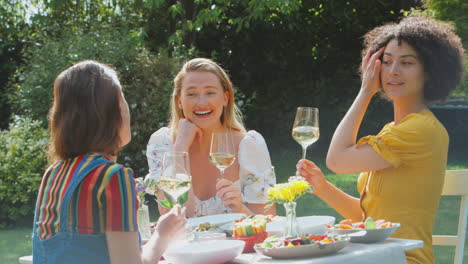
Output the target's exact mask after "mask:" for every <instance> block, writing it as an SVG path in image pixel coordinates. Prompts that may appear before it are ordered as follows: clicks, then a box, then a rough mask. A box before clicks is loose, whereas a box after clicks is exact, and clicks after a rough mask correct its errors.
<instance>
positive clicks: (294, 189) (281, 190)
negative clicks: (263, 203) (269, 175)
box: [268, 177, 311, 203]
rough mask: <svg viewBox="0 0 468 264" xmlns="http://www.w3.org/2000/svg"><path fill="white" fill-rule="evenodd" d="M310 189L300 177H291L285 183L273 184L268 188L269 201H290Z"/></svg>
mask: <svg viewBox="0 0 468 264" xmlns="http://www.w3.org/2000/svg"><path fill="white" fill-rule="evenodd" d="M310 189H311V187H310V185H309V183H308V182H307V181H305V180H304V178H302V177H291V178H290V179H289V181H288V182H287V183H280V184H275V186H273V187H272V188H270V189H269V190H268V202H269V203H290V202H294V201H296V200H297V199H298V198H299V197H301V196H302V195H304V194H306V193H307V192H308V191H309V190H310Z"/></svg>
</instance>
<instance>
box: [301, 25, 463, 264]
mask: <svg viewBox="0 0 468 264" xmlns="http://www.w3.org/2000/svg"><path fill="white" fill-rule="evenodd" d="M364 39H365V43H364V44H365V47H364V50H363V54H365V55H364V56H363V59H362V65H361V73H362V75H361V76H362V85H361V88H360V90H359V93H358V94H357V96H356V98H355V100H354V103H353V104H352V105H351V107H350V109H349V110H348V112H347V113H346V115H345V117H344V118H343V120H342V121H341V122H340V124H339V125H338V127H337V129H336V131H335V133H334V135H333V138H332V141H331V144H330V147H329V151H328V155H327V166H328V167H329V168H330V169H331V170H332V171H334V172H336V173H343V174H345V173H357V172H362V174H361V175H360V177H359V179H358V183H357V187H358V191H359V193H360V198H355V197H352V196H350V195H348V194H346V193H344V192H343V191H341V190H340V189H338V188H337V187H335V186H333V185H332V184H331V183H330V182H328V181H327V180H326V179H325V177H324V176H323V174H322V172H321V171H320V169H319V168H318V167H317V166H316V165H315V164H314V163H313V162H311V161H308V160H301V161H299V162H298V164H297V170H298V171H297V174H298V175H301V176H303V177H305V178H306V179H307V180H308V181H309V182H310V183H311V184H312V185H313V189H314V193H315V195H317V196H318V197H320V198H321V199H322V200H323V201H325V202H326V203H328V204H329V205H330V206H331V207H332V208H334V209H335V210H336V211H337V212H338V213H340V214H341V215H342V216H343V217H345V218H349V219H352V220H354V221H362V220H363V219H365V218H366V217H372V218H374V220H377V219H385V220H387V221H391V222H399V223H401V227H400V228H399V229H398V230H397V231H396V232H395V234H394V235H393V237H398V238H408V239H419V240H423V241H424V247H423V248H421V249H415V250H410V251H407V259H408V263H424V264H427V263H434V255H433V252H432V231H433V225H434V220H435V214H436V210H437V208H438V204H439V199H440V194H441V192H442V187H443V182H444V174H445V168H446V163H447V150H448V141H449V138H448V134H447V131H446V130H445V128H444V126H443V125H442V124H441V123H440V122H439V121H438V120H437V118H436V117H435V116H434V114H433V113H432V112H431V111H430V110H429V109H428V104H429V103H431V102H435V101H438V100H442V99H445V98H446V97H447V96H448V94H449V92H450V91H451V90H453V89H454V88H455V87H456V86H457V85H458V84H459V82H460V80H461V76H462V72H463V66H462V57H463V53H464V51H463V48H462V44H461V41H460V38H459V37H458V36H457V35H456V34H455V33H454V31H453V27H452V26H450V25H449V24H446V23H442V22H437V21H435V20H433V19H429V18H424V17H406V18H404V19H402V20H401V21H400V22H399V23H391V24H386V25H383V26H380V27H377V28H375V29H373V30H372V31H370V32H369V33H367V34H366V35H365V37H364ZM379 90H380V92H381V94H382V95H383V96H384V97H385V98H387V99H388V100H390V101H391V102H392V103H393V107H394V109H393V110H394V120H393V122H390V123H388V124H387V125H385V126H384V128H383V129H382V130H381V131H380V133H379V134H378V135H376V136H366V137H363V138H361V139H360V140H358V141H357V134H358V130H359V127H360V126H361V122H362V119H363V117H364V114H365V112H366V110H367V107H368V105H369V103H370V101H371V99H372V97H373V96H374V95H375V94H376V93H377V92H378V91H379Z"/></svg>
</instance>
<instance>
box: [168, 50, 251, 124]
mask: <svg viewBox="0 0 468 264" xmlns="http://www.w3.org/2000/svg"><path fill="white" fill-rule="evenodd" d="M195 71H205V72H211V73H213V74H214V75H216V76H217V77H218V78H219V81H220V82H221V85H222V86H223V89H224V91H225V92H228V97H229V99H228V104H227V106H226V107H224V108H223V114H222V115H221V124H222V125H223V126H224V127H227V128H231V129H235V130H238V131H242V132H245V127H244V124H243V123H242V114H241V112H240V110H239V108H237V106H236V104H235V102H234V89H233V86H232V82H231V80H230V79H229V76H228V75H227V74H226V72H225V71H224V70H223V68H221V67H220V66H219V65H218V64H217V63H215V62H214V61H212V60H210V59H205V58H195V59H192V60H190V61H188V62H186V63H185V64H184V66H182V69H181V70H180V71H179V73H177V76H176V77H175V78H174V90H173V92H172V97H171V120H170V121H169V126H170V127H171V128H173V132H174V133H176V131H177V124H178V123H179V120H180V119H181V118H184V113H183V112H182V110H181V109H179V107H177V97H179V96H180V93H181V90H182V80H183V79H184V77H185V76H186V75H187V73H189V72H195Z"/></svg>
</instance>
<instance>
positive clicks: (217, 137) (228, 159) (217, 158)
mask: <svg viewBox="0 0 468 264" xmlns="http://www.w3.org/2000/svg"><path fill="white" fill-rule="evenodd" d="M235 159H236V155H235V154H234V142H233V137H232V134H231V133H228V132H227V133H225V132H223V133H212V134H211V146H210V161H211V163H213V165H215V166H216V167H217V168H218V169H219V171H220V172H221V178H223V177H224V170H225V169H226V168H227V167H229V166H231V165H232V164H233V163H234V160H235Z"/></svg>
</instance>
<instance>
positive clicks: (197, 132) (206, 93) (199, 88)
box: [146, 58, 276, 217]
mask: <svg viewBox="0 0 468 264" xmlns="http://www.w3.org/2000/svg"><path fill="white" fill-rule="evenodd" d="M215 132H228V133H231V135H232V137H233V140H234V148H235V153H237V155H236V158H235V162H234V164H233V165H231V166H230V167H228V168H227V169H226V171H225V174H224V178H223V179H220V178H219V175H220V173H219V171H218V169H217V168H216V167H215V166H214V165H213V164H211V163H210V160H209V152H210V143H211V134H212V133H215ZM167 150H176V151H185V152H188V153H189V159H190V164H191V166H190V167H191V174H192V188H191V189H190V191H189V195H188V201H187V204H186V208H187V216H188V217H194V216H202V215H212V214H222V213H226V212H232V213H244V214H248V215H250V214H262V213H265V212H264V207H265V202H266V200H267V198H268V189H269V187H270V186H272V185H274V184H275V182H276V178H275V174H274V171H273V168H272V166H271V160H270V155H269V152H268V149H267V146H266V143H265V140H264V139H263V137H262V136H261V135H260V134H259V133H257V132H255V131H253V130H250V131H246V129H245V128H244V125H243V123H242V118H241V113H240V111H239V110H238V108H237V106H236V104H235V102H234V90H233V85H232V83H231V80H230V79H229V77H228V75H227V74H226V72H225V71H224V70H223V69H222V68H221V67H220V66H219V65H218V64H216V63H215V62H213V61H211V60H209V59H204V58H196V59H192V60H190V61H188V62H186V63H185V64H184V65H183V67H182V69H181V70H180V71H179V73H178V74H177V76H176V77H175V79H174V90H173V93H172V97H171V119H170V121H169V126H168V127H163V128H160V129H159V130H157V131H156V132H154V133H153V135H152V136H151V138H150V140H149V142H148V147H147V152H146V155H147V158H148V164H149V169H150V172H149V174H148V175H147V176H146V179H147V180H148V179H152V180H155V181H156V180H157V179H158V177H159V175H160V173H161V167H162V160H163V155H164V152H166V151H167ZM156 196H157V198H158V199H161V200H165V197H164V195H163V193H162V192H161V191H159V192H158V193H156ZM159 211H160V213H161V214H164V213H165V212H167V209H166V208H164V207H162V206H159ZM269 213H270V214H275V213H276V209H275V208H274V207H271V209H270V210H269Z"/></svg>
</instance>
